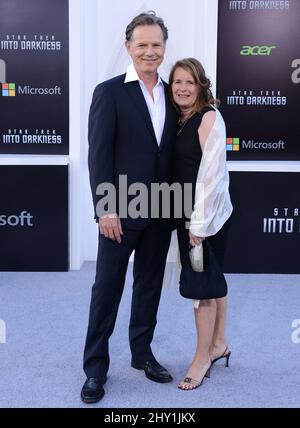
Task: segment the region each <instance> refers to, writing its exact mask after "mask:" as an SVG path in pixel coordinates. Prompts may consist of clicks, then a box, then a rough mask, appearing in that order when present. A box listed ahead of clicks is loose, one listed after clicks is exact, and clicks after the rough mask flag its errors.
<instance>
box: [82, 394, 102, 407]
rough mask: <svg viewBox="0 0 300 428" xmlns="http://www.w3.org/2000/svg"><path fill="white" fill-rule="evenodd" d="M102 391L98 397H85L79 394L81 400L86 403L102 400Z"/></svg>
mask: <svg viewBox="0 0 300 428" xmlns="http://www.w3.org/2000/svg"><path fill="white" fill-rule="evenodd" d="M104 394H105V393H104V392H103V394H101V396H100V397H98V398H85V397H84V396H83V395H82V394H80V396H81V400H82V401H83V402H84V403H86V404H93V403H98V401H100V400H102V398H103V397H104Z"/></svg>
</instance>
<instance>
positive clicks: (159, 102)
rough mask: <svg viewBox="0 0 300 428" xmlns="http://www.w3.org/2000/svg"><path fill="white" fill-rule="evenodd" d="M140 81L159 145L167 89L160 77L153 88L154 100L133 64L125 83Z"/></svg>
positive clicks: (129, 68) (164, 115)
mask: <svg viewBox="0 0 300 428" xmlns="http://www.w3.org/2000/svg"><path fill="white" fill-rule="evenodd" d="M135 81H138V82H139V84H140V88H141V90H142V92H143V95H144V98H145V101H146V104H147V107H148V111H149V114H150V117H151V121H152V125H153V128H154V132H155V136H156V140H157V143H158V145H159V144H160V141H161V137H162V133H163V129H164V124H165V117H166V101H165V88H164V84H163V81H162V79H161V77H160V76H159V75H158V79H157V83H156V85H155V86H154V88H153V98H154V99H153V98H152V97H151V95H150V94H149V92H148V90H147V88H146V86H145V84H144V82H143V81H142V80H140V78H139V76H138V74H137V72H136V70H135V68H134V65H133V64H131V65H130V66H129V67H128V68H127V72H126V77H125V81H124V83H129V82H135Z"/></svg>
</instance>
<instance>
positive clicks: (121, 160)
mask: <svg viewBox="0 0 300 428" xmlns="http://www.w3.org/2000/svg"><path fill="white" fill-rule="evenodd" d="M124 80H125V74H123V75H121V76H117V77H114V78H113V79H110V80H107V81H105V82H103V83H101V84H100V85H98V86H97V87H96V89H95V91H94V95H93V100H92V104H91V108H90V114H89V157H88V162H89V173H90V184H91V190H92V195H93V203H94V208H95V218H97V217H98V216H97V213H96V205H97V203H98V201H99V200H100V199H101V196H98V195H96V188H97V186H98V185H99V184H100V183H104V182H108V183H112V184H114V185H115V187H116V189H117V192H118V183H119V175H120V174H122V175H127V180H128V186H129V185H130V184H132V183H134V182H141V183H144V184H145V185H146V186H147V188H148V189H150V185H151V183H153V182H157V183H162V182H167V183H170V182H171V179H172V153H173V146H174V142H175V135H176V126H177V114H176V111H175V109H174V107H173V106H172V104H171V102H170V100H169V95H168V85H167V84H166V83H164V86H165V100H166V118H165V125H164V130H163V135H162V138H161V142H160V145H158V144H157V141H156V137H155V132H154V129H153V126H152V122H151V118H150V114H149V111H148V108H147V104H146V101H145V99H144V96H143V93H142V90H141V88H140V85H139V82H138V81H134V82H128V83H124ZM134 197H135V196H131V197H128V202H129V201H130V199H132V198H134ZM117 200H118V193H117ZM149 208H150V207H149ZM117 209H118V208H117ZM149 221H150V219H149V218H137V219H131V218H127V219H121V222H122V226H123V228H125V229H126V228H127V229H137V230H139V229H143V228H144V227H146V226H147V224H148V223H149Z"/></svg>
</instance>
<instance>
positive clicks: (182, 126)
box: [176, 112, 195, 135]
mask: <svg viewBox="0 0 300 428" xmlns="http://www.w3.org/2000/svg"><path fill="white" fill-rule="evenodd" d="M194 114H195V113H194V112H193V113H192V114H191V115H189V116H188V117H187V118H186V119H185V120H184V121H181V120H180V119H179V121H178V125H179V126H180V128H179V129H178V131H177V133H176V135H179V134H180V133H181V132H182V131H183V128H184V127H185V125H186V124H187V122H188V121H189V119H190V118H191V117H192V116H194Z"/></svg>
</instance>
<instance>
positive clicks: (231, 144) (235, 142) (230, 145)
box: [226, 138, 240, 152]
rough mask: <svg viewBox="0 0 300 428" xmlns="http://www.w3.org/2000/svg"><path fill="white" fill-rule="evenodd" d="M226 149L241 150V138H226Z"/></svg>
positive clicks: (228, 150) (229, 150) (231, 150)
mask: <svg viewBox="0 0 300 428" xmlns="http://www.w3.org/2000/svg"><path fill="white" fill-rule="evenodd" d="M226 150H227V152H238V151H239V150H240V139H239V138H226Z"/></svg>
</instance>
